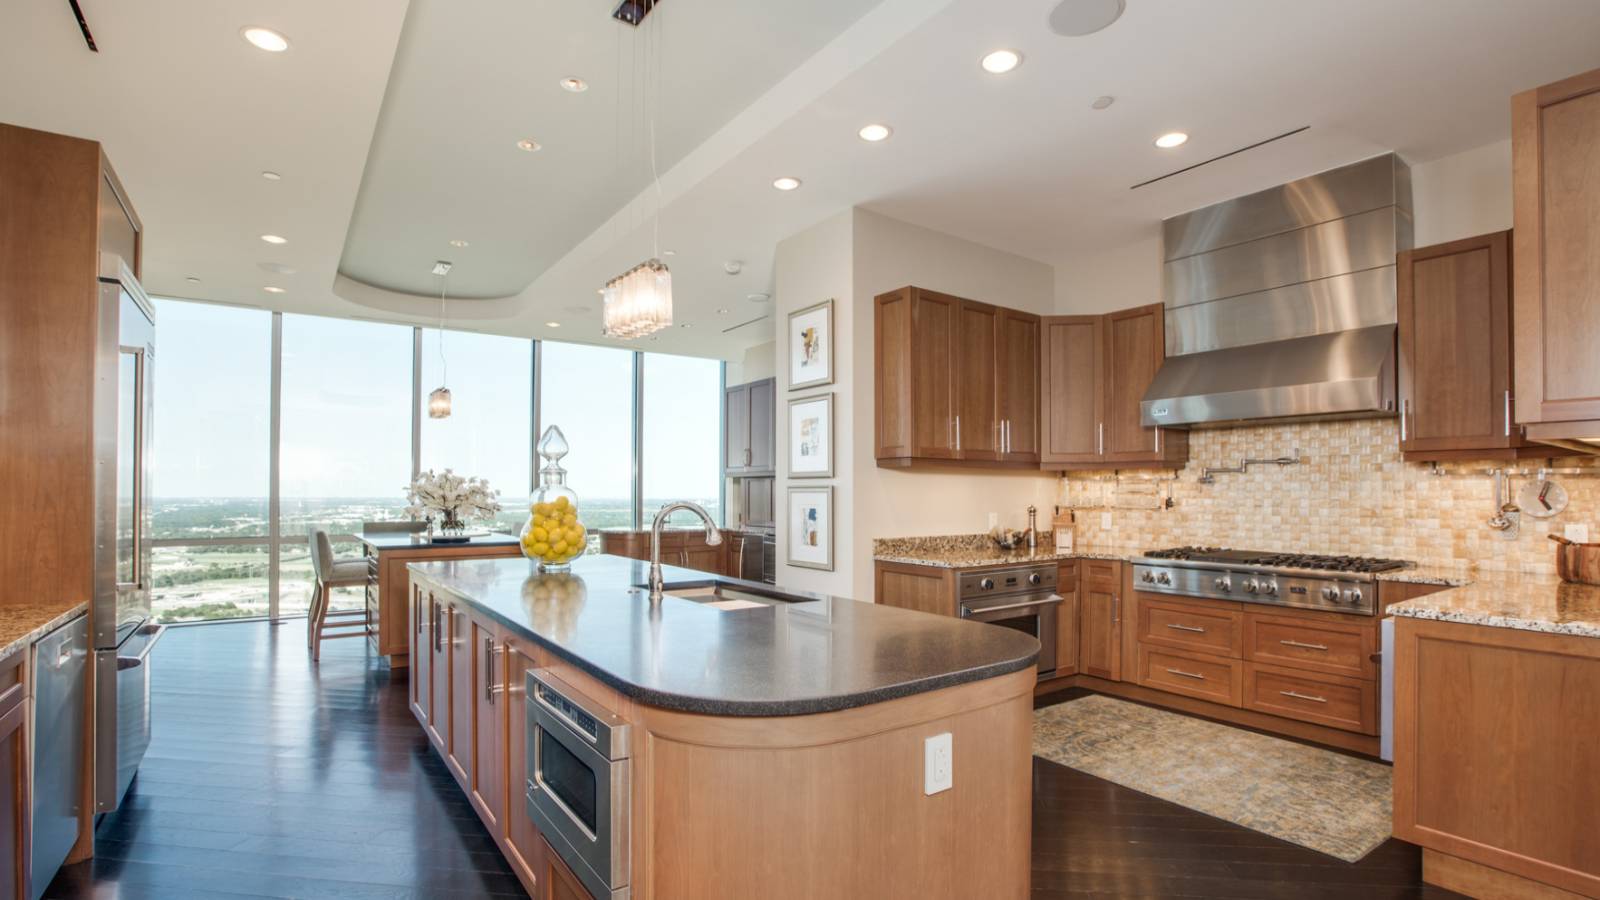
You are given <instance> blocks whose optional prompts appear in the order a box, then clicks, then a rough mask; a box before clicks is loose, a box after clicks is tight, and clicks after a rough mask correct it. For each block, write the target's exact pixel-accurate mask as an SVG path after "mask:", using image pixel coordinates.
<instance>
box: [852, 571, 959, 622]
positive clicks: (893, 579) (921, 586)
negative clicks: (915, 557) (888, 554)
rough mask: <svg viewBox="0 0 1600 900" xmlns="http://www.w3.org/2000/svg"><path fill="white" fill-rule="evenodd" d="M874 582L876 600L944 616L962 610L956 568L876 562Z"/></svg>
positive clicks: (902, 607) (873, 589)
mask: <svg viewBox="0 0 1600 900" xmlns="http://www.w3.org/2000/svg"><path fill="white" fill-rule="evenodd" d="M872 581H873V588H872V597H873V602H875V603H882V604H883V605H884V606H898V607H900V608H901V609H914V610H917V611H918V612H927V613H934V614H936V615H941V616H955V615H960V613H961V608H960V603H959V602H958V600H957V598H956V570H955V569H950V568H946V567H944V566H924V565H916V564H913V563H896V562H882V561H877V562H874V563H873V564H872Z"/></svg>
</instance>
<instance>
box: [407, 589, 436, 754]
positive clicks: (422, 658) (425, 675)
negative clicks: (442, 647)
mask: <svg viewBox="0 0 1600 900" xmlns="http://www.w3.org/2000/svg"><path fill="white" fill-rule="evenodd" d="M407 607H408V610H409V612H408V616H409V618H410V627H409V629H408V630H409V631H410V632H411V646H410V648H409V649H408V650H407V651H406V652H407V655H408V656H409V657H410V665H409V666H408V667H407V669H408V672H407V678H408V681H409V685H410V694H411V697H410V701H411V714H412V715H413V716H416V717H417V723H418V724H420V725H421V726H422V727H423V729H424V730H425V731H431V730H432V721H431V720H432V718H433V667H432V666H431V665H430V664H429V663H430V662H431V661H432V660H433V599H432V598H431V597H429V596H428V595H427V594H425V593H423V591H422V588H420V587H418V586H417V585H412V586H411V602H410V603H409V604H407Z"/></svg>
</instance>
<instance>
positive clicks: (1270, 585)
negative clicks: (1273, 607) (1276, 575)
mask: <svg viewBox="0 0 1600 900" xmlns="http://www.w3.org/2000/svg"><path fill="white" fill-rule="evenodd" d="M1277 592H1278V583H1277V582H1276V581H1263V582H1261V593H1263V594H1268V595H1272V594H1276V593H1277Z"/></svg>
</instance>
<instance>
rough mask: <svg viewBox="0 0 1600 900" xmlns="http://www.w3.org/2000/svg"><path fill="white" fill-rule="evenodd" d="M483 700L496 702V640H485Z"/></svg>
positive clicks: (489, 638)
mask: <svg viewBox="0 0 1600 900" xmlns="http://www.w3.org/2000/svg"><path fill="white" fill-rule="evenodd" d="M483 699H485V700H487V701H489V702H490V703H493V702H494V638H492V637H486V638H484V639H483Z"/></svg>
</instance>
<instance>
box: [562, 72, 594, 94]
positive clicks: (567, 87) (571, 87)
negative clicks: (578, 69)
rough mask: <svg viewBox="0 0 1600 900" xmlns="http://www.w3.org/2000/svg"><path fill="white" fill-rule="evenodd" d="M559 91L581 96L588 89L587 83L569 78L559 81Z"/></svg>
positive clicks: (579, 79) (580, 79)
mask: <svg viewBox="0 0 1600 900" xmlns="http://www.w3.org/2000/svg"><path fill="white" fill-rule="evenodd" d="M561 89H562V90H564V91H571V92H572V93H574V94H581V93H583V92H584V91H587V90H588V89H589V82H587V81H584V80H583V79H582V78H572V77H570V76H569V77H567V78H563V79H561Z"/></svg>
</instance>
